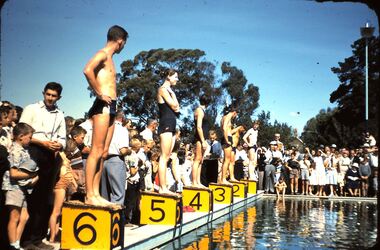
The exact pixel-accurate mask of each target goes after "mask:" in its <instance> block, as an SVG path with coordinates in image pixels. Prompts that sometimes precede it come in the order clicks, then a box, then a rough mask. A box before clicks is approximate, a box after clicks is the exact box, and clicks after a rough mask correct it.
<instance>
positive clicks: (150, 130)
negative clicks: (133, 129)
mask: <svg viewBox="0 0 380 250" xmlns="http://www.w3.org/2000/svg"><path fill="white" fill-rule="evenodd" d="M157 126H158V122H157V120H155V119H152V118H149V119H148V121H147V124H146V128H145V129H144V130H143V131H141V132H140V135H141V136H142V138H144V140H153V134H154V133H155V132H156V129H157Z"/></svg>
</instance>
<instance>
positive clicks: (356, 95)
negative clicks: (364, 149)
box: [330, 37, 380, 133]
mask: <svg viewBox="0 0 380 250" xmlns="http://www.w3.org/2000/svg"><path fill="white" fill-rule="evenodd" d="M351 47H352V49H353V50H352V53H353V55H352V56H350V57H348V58H346V59H345V60H344V62H339V67H333V68H332V69H331V70H332V71H333V72H334V73H335V74H337V76H338V78H339V81H340V85H339V87H338V88H337V89H336V90H335V91H333V92H332V93H331V95H330V102H331V103H334V102H336V103H337V104H338V109H337V112H336V115H335V117H336V119H337V120H338V121H339V122H341V123H343V125H345V126H349V127H356V128H357V129H358V130H361V131H364V130H365V123H364V117H365V116H364V114H365V112H364V110H365V88H364V84H365V77H366V76H365V39H359V40H357V41H355V42H354V44H353V45H351ZM368 48H369V49H368V51H369V56H368V59H369V61H368V65H369V67H368V78H369V131H371V132H372V133H375V132H376V130H377V127H378V126H377V124H378V122H377V117H376V115H377V108H378V107H377V100H378V93H379V90H380V88H379V73H378V67H379V61H378V57H379V39H378V38H375V37H372V38H370V39H368Z"/></svg>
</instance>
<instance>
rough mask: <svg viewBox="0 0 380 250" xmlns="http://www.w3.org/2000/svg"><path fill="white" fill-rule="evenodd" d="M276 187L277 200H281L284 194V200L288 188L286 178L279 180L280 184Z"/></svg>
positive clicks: (281, 177)
mask: <svg viewBox="0 0 380 250" xmlns="http://www.w3.org/2000/svg"><path fill="white" fill-rule="evenodd" d="M274 187H275V188H276V193H277V198H280V193H282V198H284V197H285V191H286V187H287V185H286V183H285V181H284V176H280V179H278V182H277V183H276V184H275V185H274Z"/></svg>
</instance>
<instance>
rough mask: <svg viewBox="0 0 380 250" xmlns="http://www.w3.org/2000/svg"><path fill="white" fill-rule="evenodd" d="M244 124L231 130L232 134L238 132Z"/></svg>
mask: <svg viewBox="0 0 380 250" xmlns="http://www.w3.org/2000/svg"><path fill="white" fill-rule="evenodd" d="M241 127H242V126H239V127H236V128H234V129H233V130H231V134H236V132H237V131H238V130H239V129H240V128H241Z"/></svg>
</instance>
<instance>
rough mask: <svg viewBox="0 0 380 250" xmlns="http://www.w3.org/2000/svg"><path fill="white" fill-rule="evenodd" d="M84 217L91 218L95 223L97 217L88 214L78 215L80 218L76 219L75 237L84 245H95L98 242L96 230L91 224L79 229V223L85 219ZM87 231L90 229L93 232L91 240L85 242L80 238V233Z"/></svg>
mask: <svg viewBox="0 0 380 250" xmlns="http://www.w3.org/2000/svg"><path fill="white" fill-rule="evenodd" d="M84 217H90V218H91V219H92V220H93V221H96V217H95V216H94V215H93V214H90V213H88V212H84V213H81V214H79V215H78V217H77V218H76V219H75V221H74V230H73V232H74V237H75V239H76V240H77V241H78V242H79V243H81V244H82V245H91V244H92V243H94V242H95V241H96V230H95V228H94V227H93V226H92V225H90V224H83V225H81V226H79V227H78V223H79V221H80V220H81V219H82V218H84ZM85 229H88V230H90V231H91V239H90V240H87V241H86V240H83V239H81V238H80V237H79V235H80V232H82V231H83V230H85Z"/></svg>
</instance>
